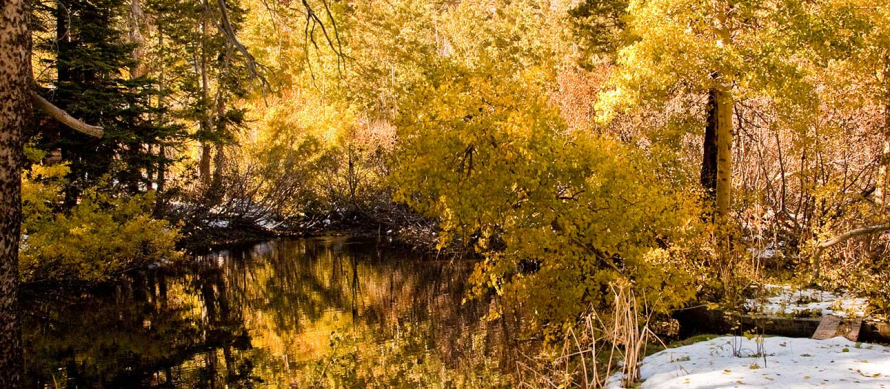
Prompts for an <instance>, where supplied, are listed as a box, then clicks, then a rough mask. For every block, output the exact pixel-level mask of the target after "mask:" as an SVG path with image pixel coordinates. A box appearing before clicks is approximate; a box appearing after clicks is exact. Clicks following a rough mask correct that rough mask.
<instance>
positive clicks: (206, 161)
mask: <svg viewBox="0 0 890 389" xmlns="http://www.w3.org/2000/svg"><path fill="white" fill-rule="evenodd" d="M209 18H210V12H209V9H208V8H207V5H206V3H205V4H204V17H203V19H202V20H201V105H202V106H203V107H202V108H201V111H202V113H203V117H202V118H201V132H202V133H203V136H204V139H203V140H202V141H201V160H200V162H199V169H200V171H199V175H200V178H201V184H203V186H204V188H205V189H206V188H208V187H209V186H210V178H211V176H210V158H211V153H210V148H211V146H210V141H209V140H208V138H209V136H210V131H211V129H212V128H213V123H211V119H210V110H209V109H207V103H208V101H210V100H209V99H210V92H209V89H210V80H209V76H208V74H207V40H208V38H207V25H208V22H207V21H208V19H209Z"/></svg>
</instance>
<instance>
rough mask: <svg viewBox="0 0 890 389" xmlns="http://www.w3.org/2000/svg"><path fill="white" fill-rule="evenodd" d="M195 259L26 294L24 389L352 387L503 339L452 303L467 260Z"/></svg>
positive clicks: (281, 253)
mask: <svg viewBox="0 0 890 389" xmlns="http://www.w3.org/2000/svg"><path fill="white" fill-rule="evenodd" d="M199 263H200V265H199V266H195V267H193V268H191V269H185V270H181V271H178V272H176V274H165V273H164V272H163V271H160V270H155V271H148V272H144V273H139V274H134V275H132V276H131V277H130V278H129V279H128V280H127V281H126V282H121V283H118V284H114V285H106V286H103V287H100V288H96V289H91V290H77V289H76V288H64V292H62V291H60V290H61V289H56V291H57V292H55V293H45V292H41V293H37V292H32V293H29V294H28V295H27V296H26V301H29V303H28V313H29V316H28V318H27V320H26V324H27V326H26V331H25V341H26V350H27V364H28V369H29V373H28V374H29V380H30V382H31V384H32V385H31V386H34V387H43V386H47V385H48V386H49V387H55V386H57V385H59V383H66V384H67V385H68V386H69V387H75V386H76V387H79V388H89V387H122V388H126V387H187V388H192V387H196V388H219V387H224V386H228V387H230V388H239V387H254V386H259V387H287V386H293V387H304V386H306V385H308V384H311V383H314V381H313V380H315V379H316V378H319V377H320V376H322V375H326V376H331V375H332V374H339V375H341V376H342V377H341V378H344V380H341V381H339V382H340V384H341V386H345V387H349V386H357V387H363V386H365V385H373V384H374V383H377V384H381V383H382V382H383V381H380V380H379V379H377V378H369V377H374V376H376V375H378V374H380V373H381V372H386V371H388V372H390V373H392V374H401V373H403V371H401V370H399V369H414V370H415V373H416V372H417V371H421V370H423V369H427V370H429V371H430V372H433V371H437V372H438V371H440V370H441V369H442V368H445V369H466V368H467V361H468V360H471V359H474V358H478V357H479V356H481V355H485V356H487V355H490V354H494V353H495V351H497V349H498V347H497V345H499V344H501V343H502V342H501V341H502V339H499V336H500V335H499V333H500V331H497V330H496V328H499V327H496V326H490V325H488V324H485V323H480V322H479V317H481V315H482V314H484V313H485V312H486V310H487V307H488V305H487V304H486V303H485V302H478V301H471V302H469V303H466V304H461V301H462V299H463V298H464V297H465V296H466V290H465V288H466V287H467V286H466V283H465V280H466V279H467V277H468V275H469V272H470V271H471V270H472V264H471V263H467V262H461V261H454V262H451V261H430V260H423V261H421V260H418V258H417V257H416V255H410V254H406V253H400V252H394V251H389V250H386V249H384V248H382V247H380V246H377V245H376V244H375V243H374V242H364V243H362V242H353V241H349V240H345V239H314V240H305V239H304V240H281V241H274V242H270V243H266V244H262V245H257V246H255V247H254V248H252V249H250V250H233V251H221V252H215V253H212V254H209V255H206V256H203V257H200V258H199ZM43 289H47V288H43ZM406 361H410V363H407V362H406ZM346 366H351V367H350V368H348V369H347V368H346ZM421 367H422V369H421ZM338 369H339V370H338ZM393 369H396V370H393ZM418 369H421V370H418ZM437 369H438V370H437ZM423 371H426V370H423ZM338 372H339V373H338ZM322 373H323V374H322ZM424 374H425V373H424ZM431 374H432V373H431ZM436 374H439V373H436ZM360 375H361V376H360ZM408 376H410V375H408ZM345 377H353V378H354V379H349V380H346V379H345ZM307 380H308V381H307ZM325 382H327V381H325ZM418 382H420V381H418ZM62 386H65V385H62Z"/></svg>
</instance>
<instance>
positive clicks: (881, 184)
mask: <svg viewBox="0 0 890 389" xmlns="http://www.w3.org/2000/svg"><path fill="white" fill-rule="evenodd" d="M888 73H890V72H888ZM885 77H886V76H885ZM888 99H890V98H888ZM883 135H884V145H883V149H882V150H881V161H880V162H881V163H880V166H879V167H878V178H877V180H876V181H877V182H875V204H877V205H878V208H880V210H881V211H883V210H884V208H885V207H886V206H887V189H888V184H890V182H888V181H890V177H888V174H887V173H888V171H887V170H888V168H890V104H886V105H884V134H883Z"/></svg>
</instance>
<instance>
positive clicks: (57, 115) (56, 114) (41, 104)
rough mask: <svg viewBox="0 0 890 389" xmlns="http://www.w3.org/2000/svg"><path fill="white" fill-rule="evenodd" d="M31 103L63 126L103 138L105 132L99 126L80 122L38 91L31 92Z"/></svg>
mask: <svg viewBox="0 0 890 389" xmlns="http://www.w3.org/2000/svg"><path fill="white" fill-rule="evenodd" d="M31 101H32V102H33V103H34V105H35V106H36V107H37V108H40V110H41V111H43V112H45V113H46V114H47V115H49V116H51V117H52V118H53V119H56V120H58V121H59V122H61V123H62V124H64V125H66V126H68V127H71V128H73V129H75V130H77V131H79V132H82V133H84V134H87V135H89V136H94V137H96V138H101V137H102V135H103V134H104V133H105V131H104V130H103V129H102V127H99V126H91V125H89V124H86V123H84V122H82V121H80V120H77V119H75V118H74V117H72V116H71V115H69V114H68V112H65V111H64V110H62V109H61V108H59V107H56V106H55V105H53V103H50V102H49V101H47V100H46V99H44V98H43V97H42V96H40V95H39V94H37V92H36V91H34V90H32V91H31Z"/></svg>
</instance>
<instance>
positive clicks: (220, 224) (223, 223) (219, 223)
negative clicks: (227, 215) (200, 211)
mask: <svg viewBox="0 0 890 389" xmlns="http://www.w3.org/2000/svg"><path fill="white" fill-rule="evenodd" d="M207 225H209V226H210V227H214V228H226V227H228V226H229V221H228V220H211V221H210V222H209V223H207Z"/></svg>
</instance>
